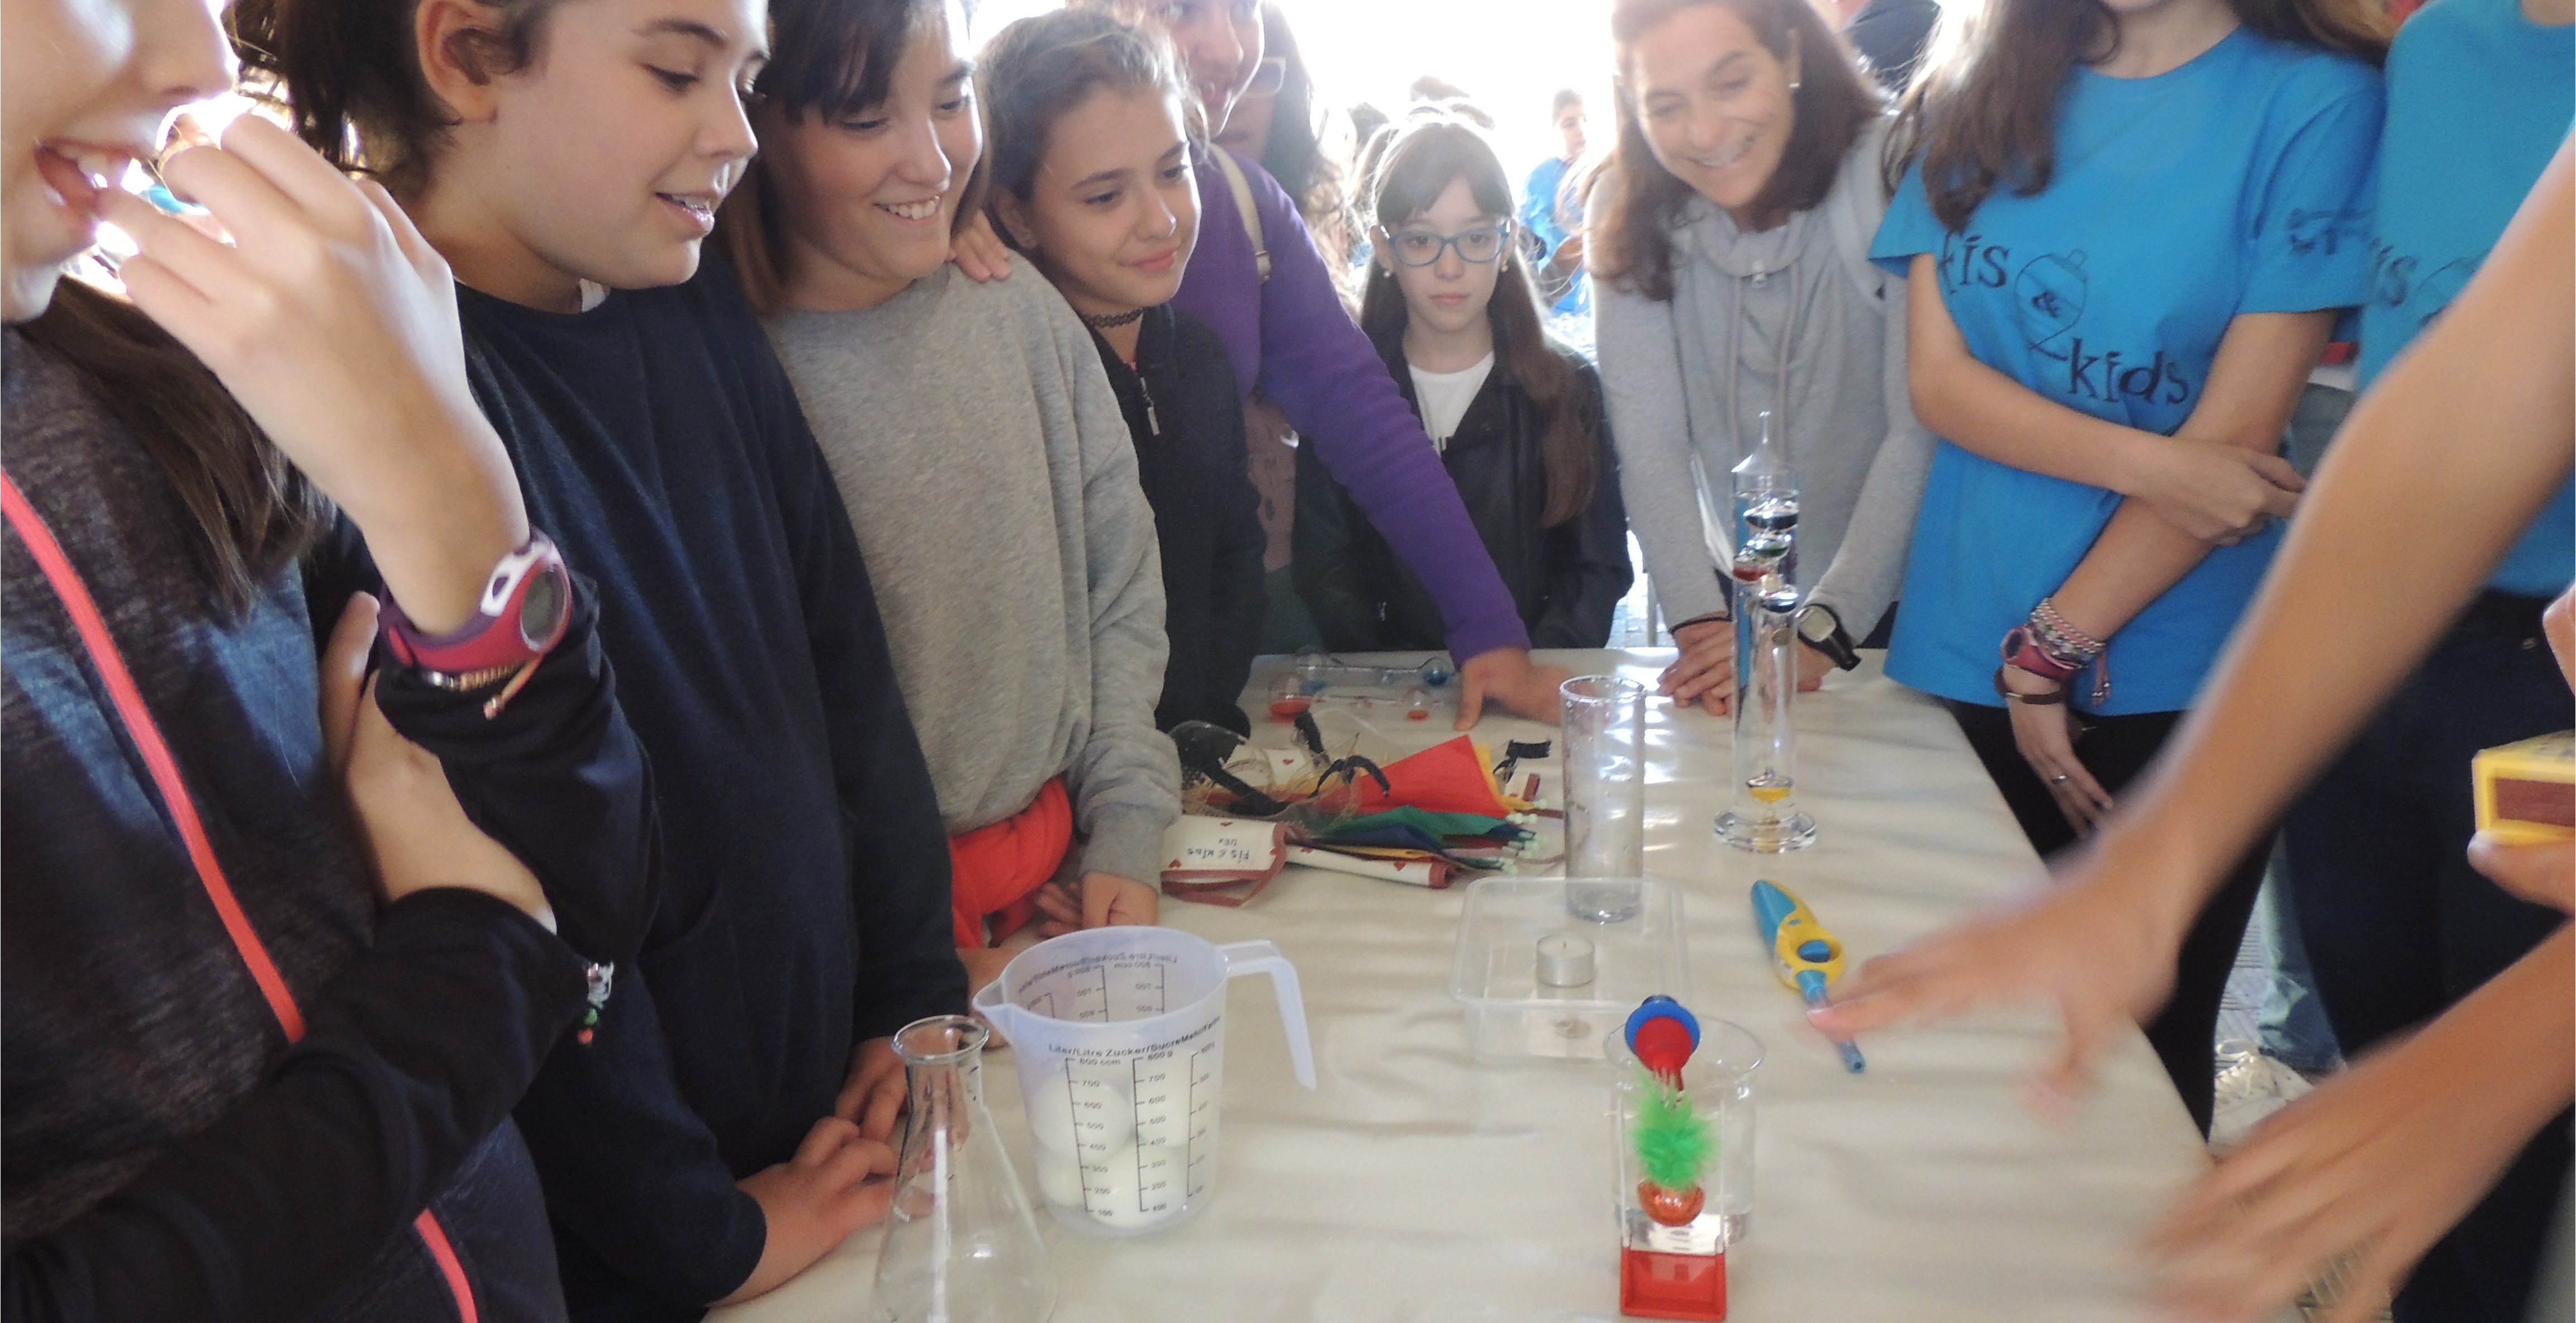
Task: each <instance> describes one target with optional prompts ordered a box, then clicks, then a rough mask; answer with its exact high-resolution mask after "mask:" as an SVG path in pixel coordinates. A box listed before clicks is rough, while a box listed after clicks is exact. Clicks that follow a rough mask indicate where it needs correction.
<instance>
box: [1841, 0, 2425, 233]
mask: <svg viewBox="0 0 2576 1323" xmlns="http://www.w3.org/2000/svg"><path fill="white" fill-rule="evenodd" d="M2228 3H2229V8H2231V9H2233V10H2235V12H2236V20H2237V21H2238V22H2239V23H2242V24H2243V25H2245V26H2246V27H2247V28H2249V29H2251V30H2252V31H2254V32H2256V33H2258V34H2260V35H2262V36H2265V37H2269V38H2271V39H2272V40H2274V41H2286V42H2296V43H2299V44H2302V45H2307V46H2315V47H2318V48H2320V49H2324V50H2329V51H2334V52H2337V53H2339V54H2343V55H2349V56H2351V57H2353V58H2354V59H2357V60H2362V61H2364V62H2366V63H2369V64H2371V65H2374V66H2376V65H2378V64H2381V63H2383V62H2384V61H2386V59H2387V58H2388V40H2389V37H2390V35H2391V29H2390V26H2389V23H2388V16H2387V14H2386V13H2385V11H2383V10H2382V9H2381V8H2380V7H2379V6H2378V5H2377V4H2375V3H2373V2H2372V0H2228ZM2119 48H2120V22H2119V17H2118V15H2116V14H2114V13H2112V12H2111V9H2110V7H2109V6H2107V5H2104V4H2103V3H2102V0H1977V2H1976V3H1973V4H1971V3H1967V0H1953V3H1952V6H1951V8H1950V9H1949V10H1948V11H1946V12H1945V13H1944V14H1943V15H1942V18H1941V27H1940V30H1939V32H1938V33H1937V34H1936V36H1935V37H1934V40H1933V45H1932V50H1931V52H1930V53H1929V54H1928V55H1927V56H1926V57H1925V60H1924V66H1923V69H1922V71H1921V72H1919V73H1917V74H1916V75H1915V78H1914V86H1913V88H1912V90H1910V91H1908V92H1907V93H1906V95H1905V100H1904V102H1903V104H1902V106H1901V108H1900V109H1899V110H1898V112H1897V118H1896V127H1895V130H1894V131H1893V132H1891V133H1889V134H1888V137H1887V157H1886V160H1885V161H1884V163H1883V164H1884V165H1885V168H1886V176H1887V181H1888V184H1889V186H1890V187H1893V186H1894V185H1895V183H1896V181H1898V180H1900V179H1902V178H1904V176H1905V171H1906V167H1908V166H1909V165H1912V164H1913V163H1914V162H1915V161H1916V160H1918V159H1919V160H1920V161H1922V163H1923V189H1924V193H1925V195H1926V196H1927V197H1928V198H1929V200H1930V201H1931V204H1932V214H1933V215H1934V216H1936V217H1938V218H1939V219H1940V221H1941V224H1942V226H1943V227H1944V228H1946V229H1949V230H1952V231H1958V230H1964V229H1966V228H1967V225H1968V218H1969V217H1971V216H1973V215H1975V214H1976V210H1977V208H1978V207H1979V206H1982V205H1984V203H1985V200H1986V199H1987V198H1989V197H1991V196H1993V195H1994V192H1995V190H1996V189H1999V188H2009V189H2011V190H2012V191H2013V192H2014V193H2015V194H2016V195H2018V196H2021V197H2032V196H2035V195H2037V194H2038V193H2039V192H2040V191H2041V190H2043V189H2045V188H2047V187H2048V181H2049V180H2050V179H2051V178H2052V177H2053V176H2054V175H2055V174H2056V170H2057V105H2058V100H2059V98H2060V96H2061V95H2062V94H2063V93H2064V90H2065V87H2066V80H2067V79H2068V78H2069V77H2070V76H2072V75H2073V74H2074V72H2075V70H2076V68H2077V66H2079V65H2086V64H2099V63H2101V62H2102V61H2104V60H2107V59H2109V58H2111V56H2112V54H2113V53H2115V52H2116V51H2118V50H2119Z"/></svg>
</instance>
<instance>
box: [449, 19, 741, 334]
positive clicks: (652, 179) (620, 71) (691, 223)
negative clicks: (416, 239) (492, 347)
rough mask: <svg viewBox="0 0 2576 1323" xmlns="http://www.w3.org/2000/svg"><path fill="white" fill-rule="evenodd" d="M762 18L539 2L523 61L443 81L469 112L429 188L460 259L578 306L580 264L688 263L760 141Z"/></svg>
mask: <svg viewBox="0 0 2576 1323" xmlns="http://www.w3.org/2000/svg"><path fill="white" fill-rule="evenodd" d="M767 20H768V11H767V6H766V4H765V3H764V0H572V2H571V3H565V4H561V5H558V6H556V7H555V8H554V9H553V10H552V11H550V12H549V13H548V14H547V15H546V17H545V19H544V23H543V26H542V28H541V29H540V31H539V32H538V34H537V36H536V49H535V51H534V52H533V54H532V57H531V59H530V60H529V62H528V65H527V67H525V68H524V69H521V70H519V71H517V72H515V73H508V74H503V75H501V76H499V77H497V78H493V79H491V80H490V81H489V82H488V83H486V84H481V85H474V84H471V83H470V81H459V82H456V83H454V84H452V85H451V86H450V87H449V88H448V89H447V95H448V97H449V100H450V101H451V103H455V102H462V103H463V104H462V105H460V106H459V110H460V118H462V119H464V121H465V122H464V123H462V124H459V125H458V126H457V127H456V128H455V129H454V130H452V131H451V134H450V141H449V142H448V144H447V145H446V146H445V147H444V148H443V149H442V150H441V151H440V152H439V153H438V155H437V158H436V160H435V162H434V164H433V165H432V167H431V171H430V183H429V185H428V186H427V188H426V190H425V192H426V193H427V194H428V195H429V199H430V200H429V202H428V204H427V206H426V210H428V211H429V212H431V213H433V214H438V215H441V216H442V217H444V218H445V219H443V220H442V221H441V223H440V226H439V229H440V231H441V232H438V233H433V234H432V236H431V237H432V239H433V240H434V241H437V242H439V243H440V246H441V248H442V249H444V250H450V251H449V256H450V260H451V261H453V262H455V263H456V266H457V273H458V275H459V276H460V277H461V278H463V279H465V280H466V282H467V283H469V284H473V285H476V286H477V287H479V288H482V289H484V290H485V291H486V292H487V293H492V294H496V295H499V296H501V297H503V298H509V299H513V300H516V301H519V302H524V303H529V304H532V305H535V306H540V307H558V308H560V307H562V306H564V305H565V303H566V300H567V299H571V300H573V301H574V302H575V304H576V306H577V301H578V298H579V295H578V293H577V284H576V282H578V281H580V280H591V281H596V282H598V283H600V284H603V285H607V286H610V287H613V288H620V289H641V288H647V287H650V286H655V285H675V284H678V283H680V282H682V281H685V280H687V279H688V278H689V277H691V276H692V275H695V274H696V273H697V269H698V248H699V245H700V244H701V243H702V242H703V241H704V240H705V239H706V237H707V234H708V232H709V231H710V230H712V229H713V228H714V225H715V211H716V204H718V203H720V202H722V201H723V200H724V195H725V193H726V192H727V191H728V190H730V189H731V188H732V187H733V185H734V184H735V182H736V181H738V180H739V179H741V177H742V169H743V164H744V163H745V162H747V161H749V160H750V159H751V154H752V152H753V151H754V149H755V148H756V146H757V144H756V143H755V142H754V141H753V139H752V135H751V124H750V122H749V121H748V120H747V119H746V118H745V117H744V113H743V98H744V97H745V96H746V95H747V94H748V89H749V88H750V85H751V81H752V78H753V77H754V76H755V75H756V74H757V73H758V72H759V70H760V65H761V63H762V62H763V60H764V59H765V58H766V56H767V51H768V47H767V38H766V36H765V35H764V34H765V29H766V24H767Z"/></svg>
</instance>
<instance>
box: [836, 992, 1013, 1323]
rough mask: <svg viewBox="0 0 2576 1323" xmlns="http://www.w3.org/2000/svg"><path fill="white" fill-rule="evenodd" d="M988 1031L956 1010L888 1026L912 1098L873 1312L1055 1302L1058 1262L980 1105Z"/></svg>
mask: <svg viewBox="0 0 2576 1323" xmlns="http://www.w3.org/2000/svg"><path fill="white" fill-rule="evenodd" d="M991 1036H992V1033H991V1031H990V1030H988V1029H986V1028H985V1027H984V1026H983V1025H980V1024H978V1023H976V1022H975V1021H974V1020H972V1019H969V1018H967V1017H966V1016H963V1015H934V1016H931V1017H930V1018H928V1019H926V1020H915V1021H913V1022H912V1023H910V1024H908V1025H905V1026H904V1027H903V1028H902V1029H900V1030H898V1031H896V1033H895V1036H894V1050H895V1055H897V1056H899V1057H902V1058H903V1067H904V1074H905V1076H906V1079H907V1081H908V1082H909V1083H910V1085H911V1086H912V1105H911V1109H910V1110H909V1111H907V1112H906V1113H905V1115H904V1123H903V1159H902V1163H901V1165H900V1166H899V1167H898V1168H897V1170H896V1172H895V1187H894V1209H893V1211H892V1212H891V1213H890V1214H889V1215H888V1219H887V1223H888V1224H887V1228H886V1240H885V1250H884V1252H883V1254H882V1255H881V1256H880V1257H879V1258H878V1260H877V1281H876V1295H875V1299H874V1301H873V1303H872V1306H871V1316H872V1317H873V1318H875V1319H877V1320H880V1323H1044V1320H1045V1319H1046V1317H1047V1316H1048V1315H1049V1314H1052V1313H1054V1312H1055V1267H1054V1265H1053V1264H1052V1263H1051V1262H1050V1261H1049V1260H1048V1258H1047V1250H1046V1242H1045V1241H1043V1240H1040V1239H1039V1238H1038V1225H1037V1219H1036V1218H1035V1217H1034V1216H1032V1215H1031V1213H1030V1211H1029V1198H1028V1195H1027V1194H1026V1193H1025V1192H1023V1191H1022V1190H1021V1189H1020V1182H1019V1178H1018V1177H1017V1176H1016V1175H1014V1174H1013V1173H1012V1171H1011V1159H1010V1157H1009V1155H1008V1154H1006V1153H1004V1152H1003V1151H1002V1140H1001V1137H1000V1136H999V1135H998V1134H996V1133H995V1132H994V1130H993V1116H992V1113H990V1112H988V1111H986V1110H984V1095H983V1069H984V1044H985V1042H986V1040H987V1039H989V1038H990V1037H991Z"/></svg>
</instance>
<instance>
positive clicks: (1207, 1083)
mask: <svg viewBox="0 0 2576 1323" xmlns="http://www.w3.org/2000/svg"><path fill="white" fill-rule="evenodd" d="M1218 1051H1219V1049H1218V1048H1217V1047H1216V1046H1214V1045H1210V1046H1207V1047H1202V1048H1199V1049H1197V1050H1196V1051H1193V1052H1191V1053H1190V1087H1189V1108H1190V1110H1189V1121H1188V1126H1189V1139H1188V1142H1187V1148H1186V1149H1185V1153H1186V1155H1187V1156H1186V1157H1185V1158H1184V1165H1185V1169H1186V1170H1185V1174H1184V1176H1183V1177H1182V1179H1183V1180H1184V1181H1185V1182H1186V1183H1187V1185H1188V1189H1189V1197H1190V1198H1193V1199H1195V1198H1197V1197H1198V1196H1199V1195H1200V1194H1201V1193H1203V1192H1205V1191H1206V1189H1207V1186H1208V1176H1209V1173H1208V1171H1207V1170H1206V1164H1207V1161H1208V1159H1209V1158H1210V1157H1212V1156H1213V1154H1211V1153H1210V1152H1209V1151H1208V1150H1209V1149H1210V1148H1212V1147H1213V1144H1212V1143H1211V1142H1209V1132H1210V1131H1211V1130H1213V1129H1214V1128H1215V1126H1216V1116H1215V1112H1216V1071H1217V1052H1218ZM1202 1089H1204V1090H1205V1092H1204V1094H1202V1092H1201V1091H1202Z"/></svg>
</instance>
